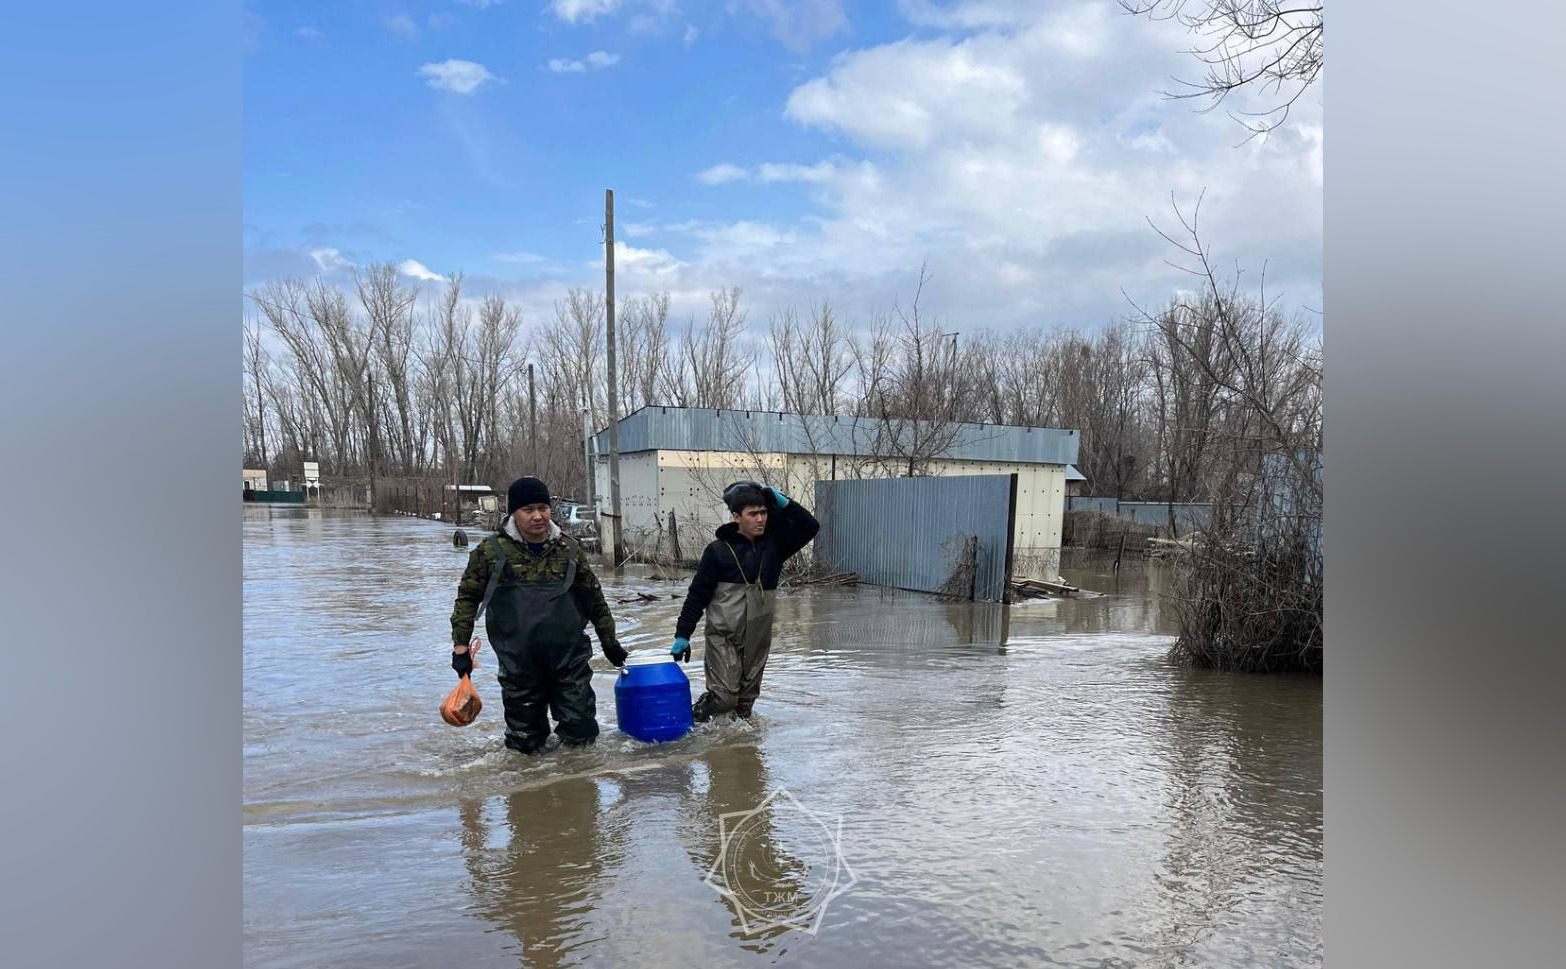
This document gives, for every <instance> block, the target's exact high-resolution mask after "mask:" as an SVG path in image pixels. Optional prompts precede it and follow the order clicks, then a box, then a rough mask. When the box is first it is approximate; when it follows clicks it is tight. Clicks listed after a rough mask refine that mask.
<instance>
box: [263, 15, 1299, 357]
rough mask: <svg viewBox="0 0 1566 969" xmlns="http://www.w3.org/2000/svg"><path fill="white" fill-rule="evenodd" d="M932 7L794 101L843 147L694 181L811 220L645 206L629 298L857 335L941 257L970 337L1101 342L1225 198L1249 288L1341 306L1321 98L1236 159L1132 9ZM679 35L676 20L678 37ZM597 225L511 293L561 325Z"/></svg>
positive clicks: (792, 106)
mask: <svg viewBox="0 0 1566 969" xmlns="http://www.w3.org/2000/svg"><path fill="white" fill-rule="evenodd" d="M630 5H631V0H628V2H627V3H626V4H624V5H623V6H626V7H629V6H630ZM620 6H621V5H615V8H616V9H619V7H620ZM916 7H917V9H918V11H922V13H921V14H920V15H921V16H924V17H925V18H926V19H927V20H929V21H931V22H930V23H927V24H924V25H922V29H921V30H920V32H919V33H918V34H916V35H914V37H912V38H908V39H904V40H899V41H896V42H893V43H886V44H879V45H870V46H864V47H859V48H853V49H849V50H846V51H844V52H843V53H841V54H839V55H837V56H836V57H834V58H832V59H831V60H830V61H829V62H827V63H825V65H824V66H822V67H820V68H819V69H817V70H815V71H814V73H813V74H806V75H804V76H803V77H802V78H801V80H800V81H799V82H797V83H796V84H795V86H794V88H793V90H792V91H791V92H789V91H785V92H783V93H784V95H785V97H784V98H783V99H782V100H783V101H784V103H785V104H786V108H785V117H786V118H787V119H788V120H789V121H790V122H791V123H793V124H795V125H798V126H800V127H801V128H806V129H810V131H809V134H810V136H811V137H812V138H816V137H817V136H820V135H823V134H824V135H826V136H829V137H830V138H831V139H832V142H833V150H832V152H831V153H829V154H828V153H823V154H821V155H817V156H801V155H798V154H796V153H794V152H789V153H788V154H787V155H782V156H781V157H780V156H779V155H772V156H771V158H770V160H769V159H768V155H766V154H762V155H760V156H759V157H758V156H756V155H752V154H750V153H746V154H737V155H734V156H730V157H729V160H727V161H725V160H724V159H723V156H717V157H715V158H712V159H709V161H714V162H721V163H720V164H713V165H712V166H711V167H710V168H707V169H706V170H704V171H701V172H700V173H699V174H697V176H696V177H697V179H698V181H699V183H700V184H705V185H713V186H719V185H725V184H731V183H733V184H738V185H746V186H762V187H765V186H785V185H795V186H801V187H802V188H803V189H804V191H803V192H798V191H795V192H794V193H792V194H794V195H802V196H803V197H804V200H805V202H806V208H804V209H803V210H802V212H799V213H791V214H789V215H787V216H777V217H771V218H769V217H758V216H756V215H753V214H750V213H745V215H747V216H748V217H745V218H740V217H739V216H733V217H730V219H729V220H728V221H716V220H713V219H711V218H710V217H707V216H706V215H705V214H703V217H702V218H692V215H695V214H698V210H682V209H680V208H679V207H678V206H677V205H676V204H671V203H670V202H669V200H664V199H660V204H659V207H658V208H657V210H656V211H657V212H658V214H659V216H660V218H659V219H658V220H657V221H656V222H654V221H653V220H652V219H651V218H650V216H651V214H652V213H651V212H645V213H644V212H638V213H637V214H638V215H639V216H640V217H641V219H642V221H634V220H631V221H625V222H622V223H621V227H620V228H621V233H622V235H623V239H622V240H621V241H618V242H617V243H616V261H617V268H618V270H619V273H620V279H619V280H618V281H617V282H618V283H619V285H620V287H621V289H622V291H623V292H625V293H627V294H633V293H644V292H652V291H662V290H668V291H669V292H670V293H671V298H672V301H673V304H674V313H675V316H676V318H678V319H683V318H684V316H685V315H686V314H687V313H689V312H694V313H695V314H696V315H697V316H698V317H700V316H701V315H703V314H704V313H705V312H706V310H705V306H704V302H705V294H706V293H707V292H708V291H709V290H711V289H714V288H716V287H719V286H723V285H729V284H736V285H739V286H742V287H743V288H744V291H745V296H744V300H745V306H746V308H747V309H749V310H750V318H751V319H752V320H754V321H758V322H759V321H764V320H765V319H767V317H768V315H769V314H770V313H772V312H774V311H776V310H778V309H781V308H784V307H787V306H789V305H794V306H796V307H798V306H802V305H803V304H805V303H807V302H809V301H810V300H812V299H820V298H822V297H826V298H830V299H831V300H832V301H833V302H834V304H835V305H837V306H838V308H839V311H840V313H841V314H842V316H843V318H844V319H845V320H846V321H848V322H849V323H851V324H859V323H862V322H864V321H866V320H867V319H868V318H869V317H870V315H871V314H872V313H877V312H880V313H884V312H886V310H887V309H888V307H889V306H890V304H891V301H892V299H893V298H894V297H901V298H902V299H903V300H904V301H906V300H907V298H908V297H909V295H910V289H911V287H912V285H913V282H914V280H915V278H916V277H917V274H918V271H919V266H920V264H921V263H922V262H924V261H926V260H928V264H929V268H930V272H931V277H932V278H931V280H930V283H929V285H928V286H927V287H926V289H925V292H924V299H925V305H927V306H928V307H929V308H930V311H931V312H932V314H935V315H937V316H938V317H940V318H942V319H943V320H950V321H951V323H952V324H953V326H952V327H950V328H953V329H955V328H963V329H966V328H967V327H983V326H993V327H996V328H1001V329H1004V328H1009V327H1013V326H1017V325H1021V324H1046V325H1047V324H1052V323H1064V324H1069V325H1074V326H1079V327H1084V328H1091V327H1094V326H1097V325H1100V324H1102V323H1104V322H1107V321H1109V320H1111V319H1114V318H1116V317H1117V316H1119V315H1122V314H1125V313H1126V312H1127V311H1128V309H1129V307H1128V306H1127V304H1126V302H1125V300H1124V298H1123V297H1122V295H1121V293H1122V291H1124V292H1125V293H1127V294H1129V295H1130V296H1131V297H1132V298H1134V299H1136V300H1138V301H1139V302H1143V303H1145V304H1150V305H1154V306H1156V305H1158V304H1160V303H1162V302H1163V301H1164V300H1166V299H1168V298H1169V297H1170V296H1171V295H1172V294H1173V293H1174V292H1175V291H1176V288H1177V287H1180V286H1189V285H1190V283H1189V281H1188V279H1187V277H1185V276H1184V275H1183V274H1182V273H1180V272H1178V271H1177V270H1174V269H1172V268H1170V267H1169V266H1168V265H1166V264H1165V262H1164V260H1165V259H1168V258H1175V257H1176V256H1177V255H1178V254H1177V253H1175V252H1173V251H1172V250H1171V249H1170V247H1169V246H1168V244H1167V243H1165V242H1164V241H1162V240H1161V239H1159V238H1158V237H1157V236H1156V235H1155V234H1154V233H1153V232H1152V230H1151V229H1150V228H1149V227H1148V225H1147V219H1148V218H1149V217H1151V218H1152V219H1153V220H1154V221H1155V222H1157V223H1158V224H1159V225H1161V226H1163V227H1165V228H1175V229H1177V228H1178V225H1177V224H1176V223H1175V221H1174V217H1173V213H1172V212H1171V209H1170V197H1171V194H1173V195H1175V196H1176V197H1177V198H1178V200H1179V201H1180V202H1181V203H1183V204H1184V205H1186V206H1187V211H1189V205H1190V204H1191V203H1192V202H1194V201H1195V199H1196V197H1197V195H1198V193H1200V192H1202V191H1203V190H1205V191H1206V197H1205V201H1204V202H1203V205H1202V228H1203V234H1204V237H1205V239H1206V241H1207V242H1208V244H1209V245H1210V246H1211V247H1212V248H1213V251H1214V256H1215V259H1216V260H1217V261H1218V262H1219V263H1220V264H1222V265H1225V266H1228V267H1233V266H1235V265H1237V264H1238V265H1242V266H1244V267H1245V268H1246V269H1247V270H1248V273H1249V275H1247V277H1246V280H1248V281H1253V280H1254V279H1255V277H1256V275H1257V272H1258V271H1259V270H1260V268H1261V265H1262V263H1263V261H1264V260H1265V261H1266V262H1267V263H1268V267H1267V271H1268V289H1269V291H1270V292H1277V291H1279V290H1281V291H1282V292H1283V305H1284V306H1285V307H1286V308H1292V307H1295V306H1301V305H1305V306H1320V305H1321V231H1322V212H1321V208H1322V200H1321V195H1322V188H1321V181H1320V179H1321V158H1322V153H1323V139H1324V135H1323V132H1324V124H1323V120H1322V107H1321V97H1320V95H1319V93H1318V92H1315V91H1312V92H1310V93H1308V94H1307V95H1306V96H1305V97H1304V98H1302V99H1300V101H1299V102H1298V103H1297V104H1296V105H1295V108H1294V111H1293V113H1292V114H1291V118H1290V122H1289V124H1288V125H1287V126H1286V127H1285V128H1283V129H1280V130H1279V131H1277V132H1275V133H1273V135H1271V136H1270V137H1268V138H1266V139H1255V140H1253V141H1251V142H1250V143H1248V144H1246V145H1244V146H1243V147H1241V148H1235V147H1234V146H1235V145H1236V143H1237V142H1238V141H1239V137H1238V136H1237V134H1236V127H1235V125H1234V122H1233V121H1231V120H1230V119H1229V118H1228V117H1227V116H1225V115H1224V113H1223V112H1221V111H1220V112H1212V113H1208V114H1201V113H1199V112H1198V111H1196V110H1194V108H1195V107H1196V106H1195V105H1193V104H1191V103H1189V102H1171V101H1168V100H1166V99H1164V98H1163V97H1162V96H1161V92H1162V91H1163V90H1165V89H1166V88H1167V87H1168V84H1169V78H1170V77H1171V76H1188V75H1189V73H1190V71H1189V64H1190V60H1189V56H1188V55H1186V54H1184V53H1183V51H1184V50H1185V49H1186V48H1188V47H1189V46H1190V38H1189V36H1187V35H1186V34H1185V33H1184V31H1183V30H1181V29H1180V28H1179V26H1178V25H1177V24H1160V23H1153V22H1149V21H1148V20H1146V19H1145V18H1135V17H1127V16H1121V15H1117V14H1116V13H1114V10H1115V8H1114V5H1113V4H1106V3H1103V2H1101V0H1088V2H1076V0H1067V2H1065V3H1062V4H1054V5H1050V6H1048V7H1043V5H1037V4H1034V3H1032V2H1023V0H1017V2H1009V0H990V2H987V3H986V2H979V0H973V2H965V3H942V4H940V5H939V6H936V5H935V4H923V5H917V4H913V3H911V2H910V3H909V4H905V10H908V9H915V8H916ZM1041 7H1042V8H1043V9H1041ZM583 9H584V10H585V9H586V8H583ZM642 9H645V8H642ZM736 9H738V8H736ZM937 17H941V18H945V20H943V21H942V22H941V23H936V22H934V20H935V18H937ZM959 21H960V22H959ZM683 23H684V21H681V20H671V24H672V25H674V27H679V26H680V25H682V24H683ZM679 36H680V34H679V32H678V30H677V29H672V28H671V31H670V35H669V38H668V39H669V40H670V41H671V42H672V41H674V40H676V39H678V38H679ZM704 39H706V38H704ZM577 63H580V64H581V65H582V70H583V71H586V70H587V69H588V68H587V61H586V58H585V57H584V58H583V59H582V60H581V61H578V62H577ZM1234 107H1235V108H1236V110H1244V109H1250V108H1252V107H1253V102H1251V101H1248V100H1246V99H1245V98H1244V97H1240V98H1237V99H1236V100H1235V103H1234ZM1242 134H1243V133H1242ZM742 162H743V163H744V164H741V163H742ZM752 194H754V193H752ZM622 204H623V205H624V206H626V212H627V214H629V213H630V212H632V211H635V209H634V208H633V207H634V206H635V205H636V203H635V202H633V201H632V200H631V199H629V198H626V199H623V200H622ZM759 211H766V210H765V209H763V210H759ZM598 221H599V220H597V219H584V220H582V224H581V225H579V226H575V227H571V226H568V227H567V228H568V229H572V231H574V232H576V233H577V235H576V236H575V241H574V242H572V243H571V245H572V246H574V248H572V249H570V250H568V251H567V252H566V254H564V255H563V256H561V257H560V258H552V259H548V260H542V259H541V260H539V261H538V262H534V261H531V260H529V259H527V258H526V256H527V255H528V254H510V253H497V254H496V256H495V257H494V266H493V268H500V269H505V270H507V271H509V272H511V273H512V275H513V276H514V277H515V281H513V282H511V283H505V282H502V281H500V280H494V283H495V285H496V286H497V287H499V288H500V289H503V290H506V291H507V292H511V293H515V294H517V296H518V298H520V299H524V300H526V301H527V305H526V307H525V310H524V311H525V312H534V311H535V305H536V306H537V307H542V310H541V311H542V312H544V313H545V314H546V315H547V313H548V307H549V301H550V300H551V299H553V298H555V296H556V295H557V294H558V293H559V292H562V291H563V288H564V287H566V286H569V285H596V284H598V283H600V282H601V280H602V273H603V262H602V253H603V249H602V246H601V244H597V240H598V238H599V236H598V228H597V225H598ZM654 240H655V241H654ZM628 242H629V243H634V242H639V243H641V244H642V245H643V246H645V247H646V248H642V247H638V246H635V245H628V244H627V243H628ZM314 252H319V253H320V255H314V254H312V255H306V254H305V252H304V251H303V250H300V251H298V252H295V253H291V254H290V258H291V260H292V261H285V260H284V259H283V257H282V256H277V257H276V258H275V259H274V260H273V262H266V261H265V260H264V259H263V258H262V257H263V256H265V257H266V258H272V257H271V256H270V254H268V253H259V254H252V253H247V257H246V258H247V266H249V265H253V266H254V267H255V268H254V269H251V270H248V271H249V272H250V273H251V276H252V277H253V276H254V275H257V274H259V273H260V272H261V271H262V267H263V266H265V267H271V266H273V265H277V266H287V267H288V271H290V272H295V271H300V270H299V269H296V268H295V267H298V266H303V267H304V268H305V269H309V268H311V267H314V268H321V267H323V266H334V267H336V268H338V270H339V272H341V271H342V268H341V267H342V266H348V267H350V268H351V266H352V262H351V261H350V257H352V258H359V257H358V256H357V255H356V254H352V253H348V254H346V255H344V254H341V253H335V252H328V251H325V250H314V251H313V253H314ZM508 255H515V256H517V257H518V258H516V259H514V260H507V259H502V258H500V257H501V256H508ZM550 255H551V256H554V255H555V253H554V252H553V251H552V250H551V251H550ZM364 258H368V256H365V257H364ZM312 260H313V261H312ZM267 271H268V272H272V271H273V270H271V269H270V268H268V269H267ZM247 278H250V277H247ZM540 280H546V282H540ZM508 287H509V288H508ZM475 292H477V290H475Z"/></svg>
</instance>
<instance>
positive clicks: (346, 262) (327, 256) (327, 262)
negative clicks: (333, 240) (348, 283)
mask: <svg viewBox="0 0 1566 969" xmlns="http://www.w3.org/2000/svg"><path fill="white" fill-rule="evenodd" d="M309 254H310V258H311V259H313V260H315V265H316V268H317V269H319V270H320V271H321V272H323V273H331V272H335V271H336V270H339V269H352V268H353V265H354V264H353V261H352V260H350V259H348V258H346V257H345V256H344V255H343V254H342V251H341V250H339V249H333V248H331V247H330V246H323V247H322V248H320V249H311V250H310V253H309Z"/></svg>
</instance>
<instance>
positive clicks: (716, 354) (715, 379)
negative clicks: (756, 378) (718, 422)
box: [680, 286, 755, 408]
mask: <svg viewBox="0 0 1566 969" xmlns="http://www.w3.org/2000/svg"><path fill="white" fill-rule="evenodd" d="M710 298H711V300H712V307H711V309H710V311H709V313H708V316H707V322H706V324H705V325H704V326H703V327H702V328H701V329H699V330H698V329H697V328H696V321H695V320H694V319H692V320H691V321H690V322H689V323H688V324H686V327H685V340H684V345H683V350H684V357H685V365H686V367H687V368H688V372H689V376H690V381H691V384H690V393H689V395H688V403H686V402H685V401H682V403H684V404H685V406H688V407H712V408H730V407H735V406H737V405H739V404H740V403H742V402H743V400H744V394H745V378H746V376H747V375H748V373H749V371H750V368H751V365H752V363H754V361H755V357H754V355H753V354H752V353H750V352H749V351H748V350H747V349H746V348H745V347H744V345H743V340H744V335H745V317H746V315H747V314H746V313H745V311H744V310H741V309H740V306H739V301H740V288H739V287H738V286H730V287H729V288H727V289H718V290H713V292H712V293H711V294H710ZM682 389H683V388H682ZM680 396H681V397H686V396H687V395H685V394H680Z"/></svg>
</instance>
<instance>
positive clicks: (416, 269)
mask: <svg viewBox="0 0 1566 969" xmlns="http://www.w3.org/2000/svg"><path fill="white" fill-rule="evenodd" d="M397 271H398V272H400V273H402V274H403V275H404V276H407V277H409V278H411V279H417V280H419V281H420V282H425V283H443V282H445V281H446V277H445V276H442V275H440V274H439V273H433V272H430V270H429V269H428V268H427V267H426V266H425V265H424V264H423V263H422V262H419V261H418V260H417V259H404V260H403V261H402V262H401V263H399V264H398V266H397Z"/></svg>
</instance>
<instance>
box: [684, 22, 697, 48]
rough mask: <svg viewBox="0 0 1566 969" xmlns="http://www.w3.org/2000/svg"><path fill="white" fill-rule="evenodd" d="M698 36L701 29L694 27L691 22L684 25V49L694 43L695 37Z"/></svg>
mask: <svg viewBox="0 0 1566 969" xmlns="http://www.w3.org/2000/svg"><path fill="white" fill-rule="evenodd" d="M700 36H701V31H699V30H697V29H696V28H695V26H693V25H691V24H686V25H685V39H684V41H683V43H684V44H685V49H686V50H690V49H691V47H692V46H693V45H694V44H695V43H696V38H697V37H700Z"/></svg>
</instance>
